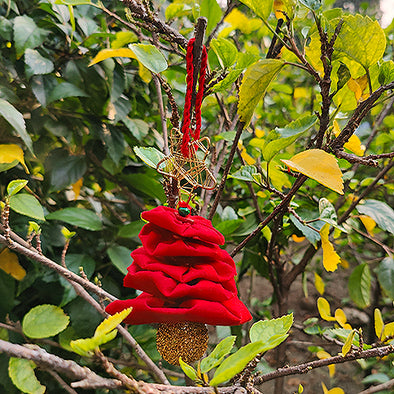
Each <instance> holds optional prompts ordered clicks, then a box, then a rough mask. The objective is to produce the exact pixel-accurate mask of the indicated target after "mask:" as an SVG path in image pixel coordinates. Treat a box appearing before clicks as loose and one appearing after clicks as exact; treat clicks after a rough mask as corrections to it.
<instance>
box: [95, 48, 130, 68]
mask: <svg viewBox="0 0 394 394" xmlns="http://www.w3.org/2000/svg"><path fill="white" fill-rule="evenodd" d="M110 57H128V58H131V59H137V56H135V54H134V52H133V51H132V50H131V49H129V48H119V49H102V50H101V51H100V52H99V53H98V54H97V55H96V56H95V57H94V59H93V60H92V61H91V62H90V63H89V66H93V65H94V64H96V63H99V62H102V61H103V60H105V59H109V58H110Z"/></svg>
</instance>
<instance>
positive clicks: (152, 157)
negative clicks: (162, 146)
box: [133, 146, 165, 169]
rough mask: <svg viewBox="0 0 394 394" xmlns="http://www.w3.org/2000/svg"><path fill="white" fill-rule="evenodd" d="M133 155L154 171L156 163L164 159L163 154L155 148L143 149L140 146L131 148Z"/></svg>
mask: <svg viewBox="0 0 394 394" xmlns="http://www.w3.org/2000/svg"><path fill="white" fill-rule="evenodd" d="M133 150H134V152H135V154H136V155H137V156H138V157H139V158H140V159H141V160H142V161H143V162H144V163H145V164H147V165H148V166H149V167H152V168H154V169H156V166H157V163H158V162H159V161H160V160H162V159H164V157H165V156H164V155H163V153H161V152H160V151H159V150H157V149H156V148H151V147H149V148H144V147H142V146H135V147H134V148H133Z"/></svg>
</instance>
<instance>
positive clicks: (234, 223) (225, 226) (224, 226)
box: [215, 219, 244, 236]
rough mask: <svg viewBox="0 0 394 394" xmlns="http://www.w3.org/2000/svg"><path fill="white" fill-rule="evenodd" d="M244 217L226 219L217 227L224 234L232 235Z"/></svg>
mask: <svg viewBox="0 0 394 394" xmlns="http://www.w3.org/2000/svg"><path fill="white" fill-rule="evenodd" d="M243 221H244V220H243V219H232V220H224V221H223V222H220V223H218V224H217V225H216V226H215V227H216V229H217V230H218V231H220V232H221V233H222V234H223V235H224V236H226V235H231V234H232V233H233V232H234V231H235V230H236V229H237V228H238V227H239V226H240V225H241V224H242V223H243Z"/></svg>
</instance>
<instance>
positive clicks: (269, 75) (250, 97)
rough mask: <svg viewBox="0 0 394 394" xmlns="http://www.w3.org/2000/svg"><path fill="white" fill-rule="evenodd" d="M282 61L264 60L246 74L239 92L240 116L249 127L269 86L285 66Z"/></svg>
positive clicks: (253, 65) (252, 66)
mask: <svg viewBox="0 0 394 394" xmlns="http://www.w3.org/2000/svg"><path fill="white" fill-rule="evenodd" d="M284 64H285V63H284V62H283V61H282V60H276V59H263V60H260V61H258V62H257V63H254V64H252V65H251V66H250V67H249V68H248V69H247V70H246V72H245V75H244V77H243V80H242V84H241V88H240V91H239V103H238V115H239V116H240V120H241V121H242V122H244V123H245V126H247V125H248V124H249V122H250V120H251V118H252V115H253V112H254V109H255V107H256V105H257V104H258V102H259V101H260V99H261V98H262V97H263V96H264V94H265V92H266V90H267V88H268V85H269V84H270V82H271V81H272V80H273V79H274V78H275V77H276V75H277V74H278V72H279V71H280V70H281V69H282V67H283V66H284Z"/></svg>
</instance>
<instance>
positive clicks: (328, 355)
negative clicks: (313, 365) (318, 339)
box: [316, 350, 335, 377]
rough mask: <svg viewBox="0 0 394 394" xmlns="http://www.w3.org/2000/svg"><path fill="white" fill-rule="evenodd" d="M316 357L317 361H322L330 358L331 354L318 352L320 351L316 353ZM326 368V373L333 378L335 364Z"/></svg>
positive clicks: (322, 351)
mask: <svg viewBox="0 0 394 394" xmlns="http://www.w3.org/2000/svg"><path fill="white" fill-rule="evenodd" d="M316 356H317V357H318V358H319V360H324V359H326V358H330V357H331V354H330V353H328V352H326V351H324V350H320V351H318V352H317V353H316ZM327 367H328V372H329V374H330V377H332V376H334V374H335V364H330V365H327Z"/></svg>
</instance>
